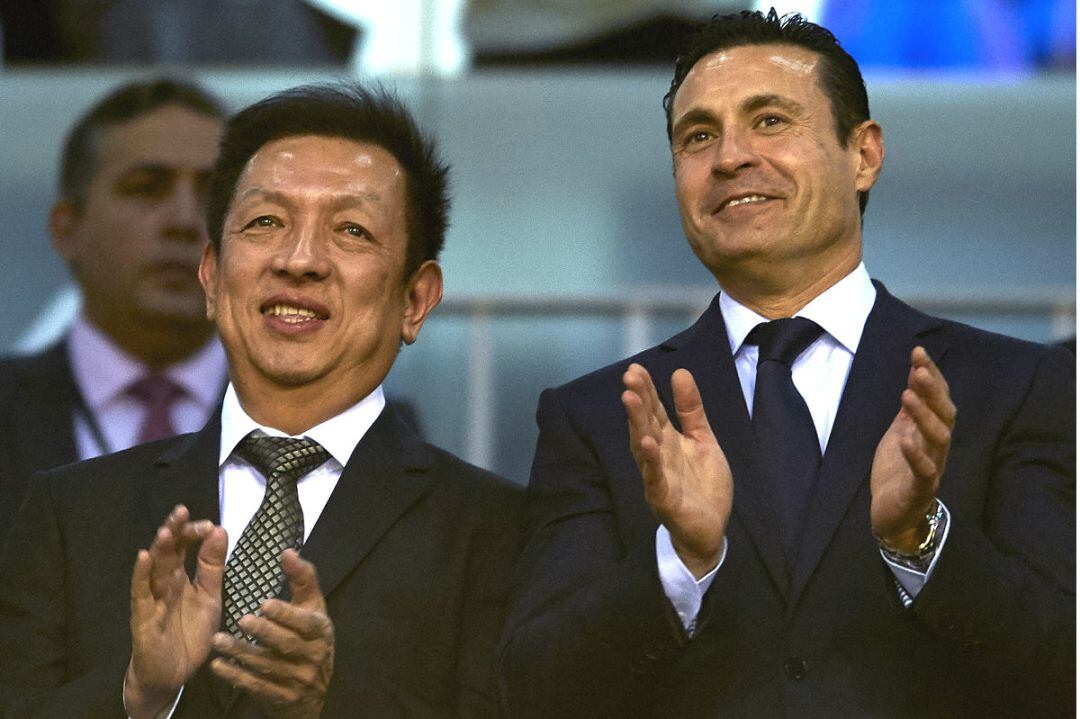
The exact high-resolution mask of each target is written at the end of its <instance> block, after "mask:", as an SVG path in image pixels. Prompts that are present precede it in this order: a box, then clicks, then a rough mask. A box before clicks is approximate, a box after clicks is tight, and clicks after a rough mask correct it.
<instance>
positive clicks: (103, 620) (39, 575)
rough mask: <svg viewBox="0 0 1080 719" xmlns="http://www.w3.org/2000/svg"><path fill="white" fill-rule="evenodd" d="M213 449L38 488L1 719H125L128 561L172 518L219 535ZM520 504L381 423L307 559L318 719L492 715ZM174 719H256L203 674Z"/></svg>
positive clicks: (7, 588) (17, 586)
mask: <svg viewBox="0 0 1080 719" xmlns="http://www.w3.org/2000/svg"><path fill="white" fill-rule="evenodd" d="M219 436H220V428H219V425H218V420H217V419H215V420H214V421H212V422H211V423H210V424H208V425H207V427H206V428H205V429H204V430H202V431H201V432H200V433H197V434H193V435H182V436H180V437H176V438H173V439H169V440H163V441H161V442H157V443H153V444H148V445H142V446H139V447H136V448H133V449H131V450H127V451H125V452H121V453H118V454H115V455H111V456H108V457H103V458H99V459H95V460H91V461H89V462H84V463H80V464H76V465H71V466H68V467H64V468H61V469H59V470H53V471H51V472H49V473H46V474H44V475H38V476H37V477H36V478H35V481H34V482H33V483H32V484H31V487H30V492H29V494H28V497H27V501H26V503H25V505H24V507H23V509H22V511H21V512H20V514H19V517H18V519H17V521H16V524H15V527H14V529H13V532H12V534H11V536H10V541H9V544H8V546H7V548H6V551H5V554H4V556H3V558H2V560H0V681H2V683H3V685H4V686H3V689H2V691H3V697H2V698H3V702H4V704H3V706H4V709H5V713H4V714H3V716H5V717H8V716H11V717H22V716H35V717H45V716H57V717H60V716H63V717H110V716H117V717H120V716H123V709H122V706H121V686H122V679H123V674H124V669H125V668H126V664H127V661H128V657H129V656H130V634H129V630H128V618H129V606H130V605H129V588H130V577H131V570H132V566H133V562H134V558H135V554H136V551H137V550H138V549H139V548H140V547H146V546H148V545H149V543H150V541H151V539H152V537H153V533H154V531H155V529H156V527H157V526H158V525H159V523H160V522H161V521H162V519H163V518H164V517H165V516H166V515H167V513H168V512H169V511H170V510H171V508H172V507H173V506H174V505H176V504H177V503H181V502H183V503H185V504H186V505H187V506H188V507H189V508H190V510H191V513H192V516H194V517H196V518H201V517H206V518H211V519H213V520H215V521H217V520H218V471H217V456H218V444H219ZM519 497H520V491H519V490H518V488H516V487H514V486H513V485H510V484H508V483H506V482H505V481H503V480H500V479H498V478H497V477H495V476H494V475H491V474H489V473H487V472H485V471H483V470H480V469H478V468H476V467H472V466H470V465H467V464H465V463H464V462H462V461H460V460H458V459H456V458H454V457H453V456H451V455H449V454H447V453H445V452H443V451H441V450H438V449H436V448H434V447H431V446H429V445H426V444H424V443H422V442H420V441H419V439H418V438H417V437H416V436H415V434H414V433H413V432H412V430H411V429H409V428H408V427H406V426H405V425H404V424H403V423H402V422H401V421H400V420H399V419H398V418H397V416H396V414H395V413H394V411H393V410H392V409H391V408H389V407H388V408H387V409H386V410H384V411H383V413H382V414H381V415H380V417H379V418H378V420H377V421H376V422H375V423H374V425H373V426H372V427H371V429H370V430H369V431H368V432H367V434H366V435H365V436H364V438H363V439H362V440H361V441H360V443H359V444H358V445H357V448H356V450H355V451H354V453H353V456H352V457H351V458H350V459H349V462H348V464H347V465H346V467H345V469H344V472H343V473H342V476H341V479H340V480H339V482H338V485H337V487H336V488H335V490H334V492H333V494H332V496H331V498H330V500H329V502H328V503H327V505H326V508H325V509H324V511H323V514H322V515H321V516H320V518H319V520H318V522H317V524H316V525H315V527H314V528H313V530H312V532H311V535H310V536H309V538H308V540H307V542H306V543H305V545H304V548H303V550H302V555H303V556H304V557H306V558H307V559H309V560H311V561H312V562H314V564H315V566H316V568H317V569H318V573H319V581H320V585H321V587H322V589H323V592H324V594H325V596H326V601H327V607H328V610H329V614H330V617H331V618H332V619H333V620H334V624H335V638H336V639H335V642H336V643H335V668H334V676H333V680H332V682H331V685H330V688H329V691H328V693H327V697H326V705H325V711H324V712H323V716H324V717H353V716H371V717H444V716H462V717H485V716H490V715H492V713H493V712H494V701H493V696H494V692H493V687H494V673H493V670H492V664H493V651H494V650H493V647H494V644H495V642H496V641H497V638H498V631H499V628H500V627H501V624H502V617H503V603H504V595H505V590H506V584H507V583H508V573H509V567H510V564H511V562H512V559H513V554H514V552H515V551H516V548H517V546H516V545H517V540H516V537H517V524H518V523H517V511H516V509H517V505H518V504H519ZM178 716H181V717H225V716H228V717H248V716H259V712H258V710H257V707H255V705H254V702H253V701H252V700H251V699H250V697H247V696H246V695H243V694H238V693H234V692H232V691H231V690H229V689H228V688H227V687H224V686H223V685H222V684H221V683H220V682H218V681H217V680H215V679H213V678H212V677H211V676H210V673H209V671H208V670H206V669H205V667H204V669H203V670H202V671H201V672H200V673H199V674H197V675H196V676H195V677H194V678H193V679H192V681H190V682H189V683H188V684H187V686H186V688H185V691H184V695H183V698H182V699H181V703H180V707H179V713H178Z"/></svg>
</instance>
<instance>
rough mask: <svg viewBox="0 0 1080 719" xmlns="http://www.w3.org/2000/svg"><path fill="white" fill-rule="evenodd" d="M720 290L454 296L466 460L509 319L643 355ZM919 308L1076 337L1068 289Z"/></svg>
mask: <svg viewBox="0 0 1080 719" xmlns="http://www.w3.org/2000/svg"><path fill="white" fill-rule="evenodd" d="M714 294H716V288H715V287H706V286H702V287H685V286H682V287H671V288H665V287H648V288H634V289H624V290H621V291H619V292H617V293H614V292H613V293H607V294H603V295H599V294H597V295H587V294H571V293H559V294H555V293H550V294H548V293H545V294H520V293H518V294H469V295H462V294H459V295H448V296H447V297H446V298H445V299H443V302H442V304H441V305H440V306H439V309H438V316H440V317H456V318H463V319H465V320H466V321H467V323H468V331H467V342H468V350H467V353H468V359H467V361H468V374H467V379H466V386H465V397H466V400H465V420H466V423H467V424H466V427H468V433H467V440H466V448H465V452H464V454H465V458H466V459H467V460H468V461H470V462H472V463H473V464H476V465H479V466H481V467H492V466H493V459H494V456H495V445H494V427H495V422H496V421H497V418H496V417H495V409H494V405H495V399H494V398H495V394H494V388H495V384H496V382H495V380H496V377H495V334H496V333H495V323H496V322H497V321H498V320H499V319H503V318H510V317H515V318H523V317H524V318H528V317H535V318H537V319H541V318H550V317H552V316H560V317H566V318H569V319H573V318H582V319H585V318H609V319H612V320H618V321H620V322H621V325H622V332H621V334H622V347H621V352H620V356H627V355H631V354H634V353H635V352H639V351H640V350H643V349H645V348H646V347H648V346H649V345H650V344H652V343H653V342H652V340H651V338H652V335H653V333H652V329H653V323H654V322H655V321H656V319H657V318H658V317H660V316H667V317H671V316H673V315H674V316H679V315H681V316H682V317H685V320H686V324H687V325H689V324H690V323H691V322H693V321H694V320H696V319H697V317H698V316H699V315H700V314H701V312H702V311H703V310H704V308H705V307H706V306H707V305H708V302H709V301H710V299H711V298H712V296H713V295H714ZM894 294H896V295H897V296H899V297H901V298H902V299H904V300H905V301H906V302H908V303H910V304H912V305H914V306H915V307H917V308H919V309H920V310H923V311H924V312H928V313H930V314H933V315H941V316H944V317H955V316H964V315H985V316H988V317H1006V318H1007V317H1027V318H1033V319H1038V318H1045V319H1047V320H1049V324H1050V332H1049V336H1050V337H1052V338H1055V339H1059V338H1065V337H1069V336H1072V335H1075V334H1076V298H1075V295H1074V293H1073V292H1072V291H1070V290H1068V289H1065V288H1062V287H1050V288H1027V289H1024V290H1023V291H1020V292H1018V291H1010V292H1002V291H997V290H994V291H990V290H968V291H959V290H958V291H956V292H953V293H948V294H946V293H940V294H934V293H926V292H902V291H901V292H894ZM79 303H80V299H79V294H78V290H76V289H75V288H73V287H68V288H66V289H65V290H62V291H61V292H60V293H58V294H57V296H56V297H54V298H53V300H52V301H51V302H50V303H49V305H48V306H47V307H46V309H45V310H44V311H43V312H42V313H41V314H40V315H39V316H38V317H37V318H36V319H35V321H34V322H33V323H32V325H31V327H30V328H28V330H27V331H26V333H25V334H24V335H23V337H22V338H21V339H20V341H19V342H18V343H17V348H18V349H19V350H20V351H23V352H29V351H34V350H37V349H40V348H42V347H45V346H47V345H48V344H49V343H51V342H53V341H55V340H56V338H58V337H59V336H60V335H61V334H62V332H63V331H64V328H65V327H66V326H67V325H68V324H69V323H70V321H71V320H72V319H73V318H74V316H75V314H76V313H77V312H78V307H79Z"/></svg>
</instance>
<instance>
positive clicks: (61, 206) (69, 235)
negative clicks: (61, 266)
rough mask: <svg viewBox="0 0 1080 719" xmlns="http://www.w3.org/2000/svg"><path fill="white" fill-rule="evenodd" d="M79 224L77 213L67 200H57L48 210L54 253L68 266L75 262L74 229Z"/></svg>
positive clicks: (76, 250)
mask: <svg viewBox="0 0 1080 719" xmlns="http://www.w3.org/2000/svg"><path fill="white" fill-rule="evenodd" d="M78 225H79V213H78V212H77V211H76V210H75V206H74V205H72V204H71V203H70V202H69V201H67V200H57V201H56V202H55V203H53V206H52V208H51V209H50V210H49V236H50V237H51V238H52V244H53V249H54V250H56V254H58V255H60V256H61V257H62V258H64V262H65V263H66V264H67V265H68V267H69V268H72V269H74V268H73V267H72V266H73V264H74V263H75V261H76V259H77V257H76V255H77V254H78V246H77V245H78V243H77V240H76V238H75V231H76V229H77V228H78Z"/></svg>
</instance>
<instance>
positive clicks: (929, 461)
mask: <svg viewBox="0 0 1080 719" xmlns="http://www.w3.org/2000/svg"><path fill="white" fill-rule="evenodd" d="M900 452H901V453H902V454H903V455H904V459H905V460H906V461H907V463H908V466H909V467H911V472H912V474H914V475H915V478H916V479H917V480H919V481H920V483H922V484H923V485H924V486H923V488H922V490H923V491H924V492H925V491H935V490H936V489H937V488H936V486H934V484H935V482H936V479H937V477H938V476H939V474H940V468H939V465H938V463H937V462H936V461H935V460H934V458H933V457H931V456H930V455H929V454H928V453H927V452H926V451H925V450H924V449H923V446H922V443H921V442H920V441H919V440H918V439H917V438H916V437H915V436H912V435H906V436H905V437H904V438H903V439H901V440H900Z"/></svg>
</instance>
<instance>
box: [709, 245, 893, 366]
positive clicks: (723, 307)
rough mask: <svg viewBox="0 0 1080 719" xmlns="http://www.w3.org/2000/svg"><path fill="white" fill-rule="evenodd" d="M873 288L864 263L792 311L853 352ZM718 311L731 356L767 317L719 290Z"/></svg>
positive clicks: (872, 296) (874, 292)
mask: <svg viewBox="0 0 1080 719" xmlns="http://www.w3.org/2000/svg"><path fill="white" fill-rule="evenodd" d="M876 297H877V290H876V289H875V288H874V284H873V283H872V282H871V281H870V274H869V273H868V272H867V271H866V266H865V265H864V264H863V263H861V262H860V263H859V266H858V267H856V268H855V269H854V270H852V271H851V272H850V273H849V274H848V275H847V276H846V277H844V278H843V279H842V280H840V281H839V282H837V283H836V284H835V285H833V286H832V287H830V288H829V289H827V290H825V291H824V292H822V293H821V294H820V295H818V296H817V297H815V298H814V299H812V300H811V301H810V302H809V303H808V304H807V305H806V306H805V307H803V308H802V309H801V310H799V311H798V312H796V313H795V316H796V317H805V318H807V319H811V320H813V321H814V322H817V323H818V324H819V325H821V327H822V329H824V330H825V331H826V332H827V333H828V334H829V335H831V336H832V337H833V338H834V339H835V340H836V341H837V342H839V343H840V344H842V345H843V346H844V347H845V348H846V349H847V350H848V351H849V352H851V353H852V354H854V353H855V352H856V351H857V350H858V349H859V341H860V340H861V339H862V333H863V327H865V326H866V318H867V317H869V316H870V310H871V309H873V307H874V300H875V298H876ZM719 304H720V314H721V315H722V316H723V317H724V326H725V327H726V328H727V334H728V342H729V343H730V344H731V353H732V354H733V355H734V354H735V353H737V352H738V351H739V349H740V348H741V347H742V345H743V342H745V341H746V336H747V335H748V334H750V330H752V329H754V327H756V326H757V325H759V324H761V323H762V322H768V321H769V320H768V319H766V318H765V317H762V316H761V315H759V314H758V313H757V312H754V311H753V310H752V309H750V308H748V307H745V306H744V305H741V304H739V303H738V302H737V301H735V300H734V299H733V298H732V297H731V295H729V294H727V293H726V292H723V291H721V292H720V300H719Z"/></svg>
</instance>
